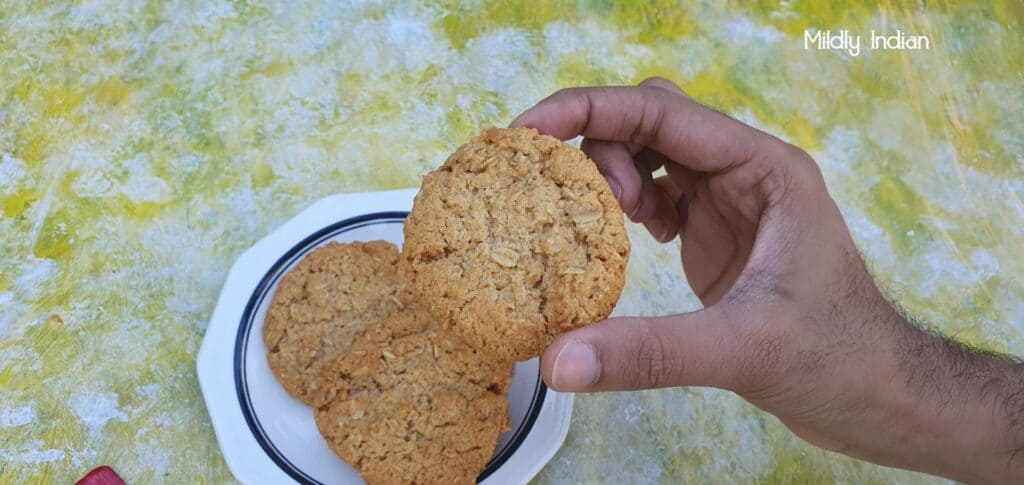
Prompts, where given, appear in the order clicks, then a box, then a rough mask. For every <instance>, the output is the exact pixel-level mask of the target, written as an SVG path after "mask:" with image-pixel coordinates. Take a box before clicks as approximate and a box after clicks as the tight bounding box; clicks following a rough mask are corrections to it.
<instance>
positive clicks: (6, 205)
mask: <svg viewBox="0 0 1024 485" xmlns="http://www.w3.org/2000/svg"><path fill="white" fill-rule="evenodd" d="M35 200H36V191H35V190H33V189H21V190H19V191H17V192H15V193H14V195H9V196H7V197H3V198H0V209H2V212H3V215H5V216H7V217H20V216H21V215H22V214H24V213H25V210H27V209H28V208H29V206H31V205H32V203H33V202H35Z"/></svg>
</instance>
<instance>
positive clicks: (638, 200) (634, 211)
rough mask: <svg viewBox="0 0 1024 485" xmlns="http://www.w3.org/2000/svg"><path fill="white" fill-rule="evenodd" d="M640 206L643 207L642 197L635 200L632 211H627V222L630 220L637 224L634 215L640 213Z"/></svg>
mask: <svg viewBox="0 0 1024 485" xmlns="http://www.w3.org/2000/svg"><path fill="white" fill-rule="evenodd" d="M642 205H644V198H643V197H639V198H637V200H636V207H633V210H631V211H629V214H626V215H627V216H629V220H631V221H633V222H637V220H636V214H637V213H638V212H640V207H641V206H642Z"/></svg>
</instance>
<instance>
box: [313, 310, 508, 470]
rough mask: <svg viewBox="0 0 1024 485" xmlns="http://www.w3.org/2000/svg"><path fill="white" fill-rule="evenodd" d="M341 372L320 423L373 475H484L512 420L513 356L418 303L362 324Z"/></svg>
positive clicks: (334, 443) (339, 365)
mask: <svg viewBox="0 0 1024 485" xmlns="http://www.w3.org/2000/svg"><path fill="white" fill-rule="evenodd" d="M331 372H332V373H333V374H334V376H335V378H334V379H333V380H332V386H333V393H332V396H331V402H330V404H327V405H324V406H321V407H319V408H318V409H317V410H316V414H315V415H316V422H317V426H318V427H319V428H320V433H321V434H322V435H323V436H324V438H325V439H326V440H327V443H328V445H329V446H330V448H331V449H332V450H333V451H334V452H335V453H336V454H337V455H338V456H339V457H341V458H342V459H343V460H345V461H346V462H347V463H349V464H350V465H352V466H353V467H355V468H356V469H357V470H358V471H359V473H360V475H361V476H362V477H363V479H364V480H366V482H367V483H369V484H374V483H387V484H390V483H474V482H475V480H476V477H477V476H478V475H479V474H480V472H481V471H483V469H484V467H485V466H486V465H487V461H488V460H489V459H490V457H491V455H492V454H493V453H494V446H495V443H496V442H497V439H498V435H499V434H501V433H502V432H503V431H505V430H507V429H508V427H509V417H508V400H507V399H506V398H505V393H506V392H508V386H509V381H510V378H511V375H512V364H511V363H508V362H497V361H494V360H492V359H489V358H485V357H484V356H483V355H482V354H480V353H478V352H477V351H475V350H474V349H472V348H471V347H469V346H468V345H467V344H466V343H465V341H464V340H463V339H462V338H460V337H458V336H457V335H455V334H453V333H451V332H448V331H445V330H444V329H442V328H441V327H440V326H439V325H437V324H436V323H435V322H434V320H433V318H432V317H431V316H429V315H428V314H427V313H426V312H425V311H421V310H419V309H416V308H412V309H407V310H406V311H403V312H401V313H398V314H396V315H394V316H392V317H390V318H387V319H384V320H382V321H381V322H380V323H379V324H378V325H375V326H372V327H369V328H366V329H365V330H363V331H361V332H360V333H358V334H357V335H356V336H355V338H354V340H353V342H352V344H351V345H350V346H349V348H348V349H347V350H346V351H345V352H344V353H343V354H342V355H340V356H339V357H338V359H337V360H336V361H335V363H334V365H332V366H331Z"/></svg>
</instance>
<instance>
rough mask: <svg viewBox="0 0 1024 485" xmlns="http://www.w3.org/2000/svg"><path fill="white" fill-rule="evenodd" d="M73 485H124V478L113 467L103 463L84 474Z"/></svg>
mask: <svg viewBox="0 0 1024 485" xmlns="http://www.w3.org/2000/svg"><path fill="white" fill-rule="evenodd" d="M75 485H124V480H121V477H119V476H118V475H117V472H115V471H114V469H113V468H110V467H109V466H106V465H103V466H101V467H98V468H96V469H95V470H93V471H91V472H89V473H88V474H86V475H85V476H84V477H82V479H81V480H79V481H77V482H75Z"/></svg>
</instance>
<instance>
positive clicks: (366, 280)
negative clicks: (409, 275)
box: [263, 241, 411, 405]
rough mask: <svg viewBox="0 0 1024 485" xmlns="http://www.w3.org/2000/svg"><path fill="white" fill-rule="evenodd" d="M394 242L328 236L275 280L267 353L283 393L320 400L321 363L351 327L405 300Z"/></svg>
mask: <svg viewBox="0 0 1024 485" xmlns="http://www.w3.org/2000/svg"><path fill="white" fill-rule="evenodd" d="M399 262H400V259H399V255H398V248H396V247H395V246H394V245H393V244H391V243H388V242H385V241H372V242H366V243H364V242H353V243H347V244H339V243H329V244H327V245H325V246H323V247H320V248H317V249H316V250H314V251H312V252H310V253H309V254H308V255H307V256H306V257H305V259H303V260H302V262H300V263H299V264H298V265H297V266H296V267H295V268H293V269H292V270H291V271H289V272H288V274H286V275H285V276H284V278H283V279H282V280H281V283H280V284H279V285H278V287H277V292H276V293H275V294H274V299H273V300H272V301H271V303H270V308H269V309H268V310H267V317H266V321H265V322H264V325H263V341H264V342H265V343H266V345H267V349H268V351H267V361H268V362H269V363H270V369H271V371H273V372H274V375H275V376H277V380H278V381H280V382H281V384H282V385H283V386H284V388H285V390H286V391H288V394H291V395H292V396H294V397H296V398H298V399H300V400H302V401H303V402H305V403H307V404H312V405H317V404H320V403H322V402H323V398H322V397H320V396H318V395H319V394H321V393H322V392H323V388H324V378H325V377H326V376H325V375H324V374H323V372H322V371H321V368H322V367H323V365H324V364H326V363H330V362H331V361H333V359H334V358H335V357H336V356H337V355H338V354H339V353H340V352H341V351H342V350H343V349H344V348H345V347H346V346H347V345H348V343H349V341H350V340H351V338H352V335H353V334H354V333H355V332H356V331H358V330H360V329H362V328H364V327H367V326H369V325H372V324H375V323H377V322H378V321H379V320H380V319H382V318H384V317H387V316H390V315H393V314H395V313H396V312H398V311H399V310H401V309H402V308H404V307H405V306H406V305H407V304H409V302H410V301H411V295H410V293H409V292H408V290H407V289H406V288H407V285H406V284H405V283H404V281H403V279H402V277H401V276H400V274H399V273H400V272H399V270H398V265H399Z"/></svg>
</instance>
